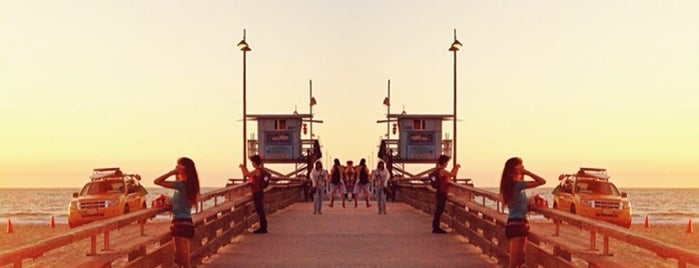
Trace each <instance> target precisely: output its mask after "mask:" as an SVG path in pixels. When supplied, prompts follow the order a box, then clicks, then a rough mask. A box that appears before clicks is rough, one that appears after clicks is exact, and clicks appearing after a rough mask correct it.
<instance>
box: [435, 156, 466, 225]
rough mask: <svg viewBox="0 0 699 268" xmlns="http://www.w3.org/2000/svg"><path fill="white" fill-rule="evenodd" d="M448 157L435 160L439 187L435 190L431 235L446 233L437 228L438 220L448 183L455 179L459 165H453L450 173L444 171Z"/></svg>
mask: <svg viewBox="0 0 699 268" xmlns="http://www.w3.org/2000/svg"><path fill="white" fill-rule="evenodd" d="M449 159H450V158H449V157H448V156H446V155H440V156H439V159H437V169H436V172H437V180H439V181H440V183H439V187H438V188H437V189H435V190H436V193H435V196H436V199H437V202H436V206H435V210H434V218H432V233H435V234H444V233H446V231H444V230H442V228H440V227H439V222H440V219H441V218H442V213H444V207H445V206H446V204H447V194H449V183H450V178H456V174H457V173H458V172H459V168H461V165H459V164H454V167H452V169H451V172H449V171H446V170H445V168H446V167H447V163H449Z"/></svg>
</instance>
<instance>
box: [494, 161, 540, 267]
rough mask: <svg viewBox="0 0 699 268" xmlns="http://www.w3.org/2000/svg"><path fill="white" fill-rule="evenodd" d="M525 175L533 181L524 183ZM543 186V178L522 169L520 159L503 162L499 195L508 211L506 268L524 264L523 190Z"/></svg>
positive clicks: (525, 206)
mask: <svg viewBox="0 0 699 268" xmlns="http://www.w3.org/2000/svg"><path fill="white" fill-rule="evenodd" d="M525 175H526V176H529V177H531V178H532V179H534V181H524V176H525ZM544 184H546V180H544V178H542V177H540V176H538V175H536V174H534V173H531V172H530V171H529V170H526V169H525V168H524V165H523V164H522V159H520V158H518V157H513V158H510V159H508V160H507V162H505V168H504V169H503V170H502V178H501V179H500V195H501V197H502V202H503V205H506V206H507V210H508V214H507V225H505V236H507V238H508V239H509V240H510V259H509V264H508V266H507V267H522V265H523V264H524V262H525V256H524V247H525V245H526V244H527V235H528V234H529V221H528V219H527V218H528V215H527V194H526V193H525V192H524V190H525V189H529V188H534V187H537V186H541V185H544Z"/></svg>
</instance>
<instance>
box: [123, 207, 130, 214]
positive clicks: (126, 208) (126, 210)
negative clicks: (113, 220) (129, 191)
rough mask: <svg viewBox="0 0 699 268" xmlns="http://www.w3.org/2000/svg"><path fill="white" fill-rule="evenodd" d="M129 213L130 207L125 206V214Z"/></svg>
mask: <svg viewBox="0 0 699 268" xmlns="http://www.w3.org/2000/svg"><path fill="white" fill-rule="evenodd" d="M127 213H129V205H126V206H124V214H127Z"/></svg>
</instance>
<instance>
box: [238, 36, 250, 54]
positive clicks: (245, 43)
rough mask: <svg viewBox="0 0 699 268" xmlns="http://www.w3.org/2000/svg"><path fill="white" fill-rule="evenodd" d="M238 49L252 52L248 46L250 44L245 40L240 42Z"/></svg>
mask: <svg viewBox="0 0 699 268" xmlns="http://www.w3.org/2000/svg"><path fill="white" fill-rule="evenodd" d="M238 48H240V51H250V46H248V43H247V42H245V39H243V40H240V43H238Z"/></svg>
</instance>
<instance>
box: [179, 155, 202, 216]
mask: <svg viewBox="0 0 699 268" xmlns="http://www.w3.org/2000/svg"><path fill="white" fill-rule="evenodd" d="M177 163H179V164H180V165H183V166H184V176H185V177H187V180H185V181H184V187H185V194H186V196H187V203H189V204H190V205H191V206H192V207H193V206H195V205H196V204H197V198H198V197H199V175H198V174H197V168H196V167H195V166H194V161H192V159H189V158H187V157H182V158H180V159H179V160H177Z"/></svg>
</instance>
